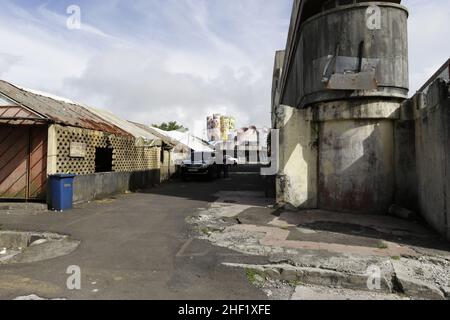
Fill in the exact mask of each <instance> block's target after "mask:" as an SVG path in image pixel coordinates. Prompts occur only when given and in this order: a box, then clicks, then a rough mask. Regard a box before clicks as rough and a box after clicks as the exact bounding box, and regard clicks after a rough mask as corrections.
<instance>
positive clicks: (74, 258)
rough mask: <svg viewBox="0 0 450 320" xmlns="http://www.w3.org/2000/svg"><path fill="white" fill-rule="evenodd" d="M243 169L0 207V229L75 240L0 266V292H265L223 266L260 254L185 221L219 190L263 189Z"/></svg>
mask: <svg viewBox="0 0 450 320" xmlns="http://www.w3.org/2000/svg"><path fill="white" fill-rule="evenodd" d="M235 171H236V170H235ZM237 171H239V170H237ZM244 171H245V170H244ZM249 171H253V173H250V174H242V172H241V173H236V172H235V173H233V174H232V179H230V180H217V181H214V182H207V181H191V182H186V183H184V182H172V183H168V184H165V185H162V186H160V187H158V188H154V189H151V190H149V191H146V192H142V193H136V194H130V195H121V196H118V197H116V198H115V199H109V200H106V201H103V202H95V203H91V204H87V205H84V206H82V207H80V208H77V209H74V210H73V211H70V212H67V213H64V214H61V213H43V214H42V213H41V214H37V215H31V214H30V215H14V214H12V215H4V214H0V227H1V229H2V230H21V231H49V232H57V233H62V234H67V235H70V236H71V237H72V238H74V239H77V240H81V244H80V246H79V248H78V249H77V250H76V251H75V252H73V253H72V254H70V255H67V256H63V257H59V258H55V259H52V260H47V261H42V262H38V263H32V264H19V265H4V266H0V299H13V298H15V297H18V296H26V295H30V294H36V295H38V296H41V297H45V298H67V299H213V300H222V299H224V300H228V299H266V296H265V295H264V293H263V292H262V291H260V290H259V289H257V288H256V287H254V286H252V285H251V284H250V283H249V282H248V280H247V278H246V275H245V272H244V271H243V270H239V269H231V268H228V267H224V266H223V265H222V262H239V261H241V260H242V259H243V258H245V260H246V261H252V260H254V262H255V263H259V262H264V261H260V259H261V258H255V257H248V256H246V257H243V256H242V255H241V254H239V253H236V252H233V251H229V250H226V249H222V248H217V247H214V246H212V245H210V244H209V243H207V242H204V241H201V240H197V239H195V237H193V235H192V231H191V230H190V229H189V226H188V225H187V224H186V222H185V219H186V218H187V217H189V216H191V215H193V214H195V213H196V212H198V210H199V208H206V207H207V206H208V205H209V203H210V202H212V201H214V200H215V198H214V194H215V193H216V192H218V191H220V190H261V192H263V190H262V183H261V180H260V178H259V177H258V176H257V175H256V174H255V170H249ZM258 259H259V260H258ZM71 265H76V266H79V267H80V269H81V279H82V281H81V290H68V289H67V286H66V281H67V278H68V276H69V275H68V274H66V270H67V268H68V267H69V266H71Z"/></svg>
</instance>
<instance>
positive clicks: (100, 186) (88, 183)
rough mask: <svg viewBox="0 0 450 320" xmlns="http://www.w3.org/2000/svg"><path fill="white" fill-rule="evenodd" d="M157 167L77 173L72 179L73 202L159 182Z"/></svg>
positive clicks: (104, 196) (143, 187)
mask: <svg viewBox="0 0 450 320" xmlns="http://www.w3.org/2000/svg"><path fill="white" fill-rule="evenodd" d="M160 181H161V178H160V171H159V169H155V170H146V171H135V172H108V173H96V174H90V175H79V176H76V177H75V180H74V203H82V202H87V201H91V200H94V199H102V198H106V197H109V196H112V195H115V194H121V193H125V192H127V191H136V190H139V189H145V188H149V187H152V186H155V185H157V184H159V183H160Z"/></svg>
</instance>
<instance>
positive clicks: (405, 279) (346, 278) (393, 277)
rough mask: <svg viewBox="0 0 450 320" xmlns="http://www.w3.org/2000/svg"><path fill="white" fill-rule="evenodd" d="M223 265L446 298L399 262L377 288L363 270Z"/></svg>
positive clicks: (270, 275) (311, 282)
mask: <svg viewBox="0 0 450 320" xmlns="http://www.w3.org/2000/svg"><path fill="white" fill-rule="evenodd" d="M224 265H226V266H229V267H239V268H245V269H246V270H249V269H250V270H252V271H253V273H256V274H258V275H259V276H260V277H262V278H264V279H271V280H277V281H284V282H288V283H291V284H302V285H306V286H319V287H328V288H338V289H339V290H353V291H359V292H367V293H370V294H373V293H378V294H385V295H386V294H388V295H389V294H392V293H402V294H404V295H405V296H408V297H412V298H416V299H431V300H444V299H446V298H448V295H446V294H445V293H444V290H443V289H440V288H438V287H437V286H435V285H434V284H431V283H428V282H425V281H419V280H417V279H416V278H415V277H413V276H411V275H409V274H407V273H406V269H405V268H401V266H402V265H400V264H396V265H395V267H394V270H393V271H394V272H393V273H391V272H387V273H384V274H381V275H380V278H379V287H378V288H376V289H373V288H371V283H372V282H371V280H370V279H371V278H370V275H369V274H364V273H356V272H355V273H350V272H340V271H335V270H329V269H322V268H312V267H297V266H292V265H290V264H268V265H246V264H233V263H225V264H224ZM305 290H306V289H305ZM308 292H309V291H308V290H306V291H305V294H309V293H308Z"/></svg>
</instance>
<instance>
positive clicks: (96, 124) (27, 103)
mask: <svg viewBox="0 0 450 320" xmlns="http://www.w3.org/2000/svg"><path fill="white" fill-rule="evenodd" d="M0 93H1V94H3V95H4V96H5V97H7V98H9V99H11V100H13V101H15V102H16V103H18V104H19V105H21V106H24V107H26V108H28V109H30V110H32V111H34V112H36V113H37V114H39V115H41V116H42V117H43V118H45V119H47V120H48V121H49V122H53V123H57V124H62V125H67V126H72V127H78V128H84V129H90V130H96V131H103V132H109V133H113V134H117V135H125V136H129V135H132V134H131V133H129V132H127V131H125V130H123V129H121V128H120V127H117V126H116V125H114V124H112V123H109V122H108V121H105V120H104V119H103V118H101V117H99V116H98V115H96V114H94V113H93V112H91V111H89V110H88V109H87V108H86V107H85V106H83V105H81V104H78V103H75V102H73V101H70V100H68V99H64V98H59V97H56V96H52V95H50V94H46V93H43V92H38V91H33V90H30V89H25V88H20V87H18V86H15V85H13V84H11V83H8V82H6V81H2V80H0Z"/></svg>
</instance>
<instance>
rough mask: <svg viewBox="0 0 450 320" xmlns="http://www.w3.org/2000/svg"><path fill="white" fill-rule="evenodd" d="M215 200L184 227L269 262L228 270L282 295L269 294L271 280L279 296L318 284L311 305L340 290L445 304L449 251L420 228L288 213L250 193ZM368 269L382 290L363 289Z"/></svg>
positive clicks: (381, 219)
mask: <svg viewBox="0 0 450 320" xmlns="http://www.w3.org/2000/svg"><path fill="white" fill-rule="evenodd" d="M216 196H217V198H218V199H217V200H216V201H215V202H214V203H212V204H211V206H209V207H208V208H205V209H204V210H201V211H200V212H199V214H198V216H196V217H192V218H191V219H189V222H190V223H191V224H192V225H193V226H195V228H198V229H199V230H203V231H204V232H203V234H202V236H201V237H200V238H201V239H205V240H208V241H210V242H211V243H214V244H215V245H217V246H220V247H223V248H227V249H232V250H234V251H237V252H240V253H243V254H246V255H253V256H259V257H267V258H268V260H269V261H270V263H269V264H252V263H248V262H246V261H245V259H244V260H242V261H240V262H239V263H231V262H228V263H225V265H226V266H228V267H230V268H238V269H239V268H240V269H244V270H247V271H248V270H251V272H250V273H251V274H254V275H256V276H253V278H255V277H257V278H261V279H263V280H265V281H257V283H256V285H257V286H258V287H260V288H262V289H263V290H264V291H265V292H270V293H271V296H284V294H281V295H280V294H277V293H276V292H274V290H275V289H274V288H276V286H274V285H273V281H275V282H276V281H277V280H278V283H279V284H281V288H282V289H281V291H282V292H283V290H286V289H288V287H293V286H299V285H298V284H302V285H303V284H307V285H313V286H320V288H321V290H319V291H314V290H307V292H306V293H305V294H304V296H305V297H308V299H310V298H312V295H314V293H317V296H316V297H315V298H316V299H322V298H327V297H328V298H330V297H332V296H333V295H335V294H336V293H338V292H339V290H340V289H347V290H348V289H350V290H354V291H356V292H352V293H351V294H350V295H348V297H349V299H351V298H354V297H357V296H358V291H366V293H365V294H364V295H361V296H360V298H361V299H365V298H368V299H372V298H373V299H380V298H383V299H391V298H393V296H392V294H395V295H396V296H395V297H394V298H395V299H399V298H403V297H407V298H414V299H445V298H449V295H448V287H449V285H450V245H449V243H448V242H446V241H445V240H444V239H442V238H440V237H439V236H438V235H437V234H436V233H434V232H433V231H431V230H430V229H429V227H427V226H426V225H425V224H423V222H420V221H415V222H412V221H406V220H401V219H398V218H395V217H391V216H387V215H370V214H346V213H338V212H333V211H323V210H300V211H289V210H286V209H283V208H277V207H274V206H271V205H268V204H267V202H266V199H265V198H264V197H263V195H261V194H260V195H259V204H258V203H257V202H258V201H257V199H258V193H254V192H253V193H252V192H247V193H242V192H232V191H228V192H223V191H221V192H218V193H217V194H216ZM246 197H248V200H246ZM242 203H247V206H243V205H242ZM374 268H375V269H374ZM371 270H377V273H379V274H380V281H381V288H380V290H381V291H380V292H378V291H373V290H371V289H370V288H369V286H368V280H369V278H370V276H371V274H372V273H371V272H372V271H371ZM378 270H379V271H378ZM283 284H284V286H283ZM277 290H278V289H277ZM299 290H300V289H299ZM300 291H301V290H300ZM301 292H303V293H304V292H305V291H304V290H303V291H301ZM324 292H328V293H330V295H329V296H327V295H324V294H323V293H324ZM367 292H368V293H367ZM380 294H382V295H384V296H380ZM300 296H301V295H300Z"/></svg>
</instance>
